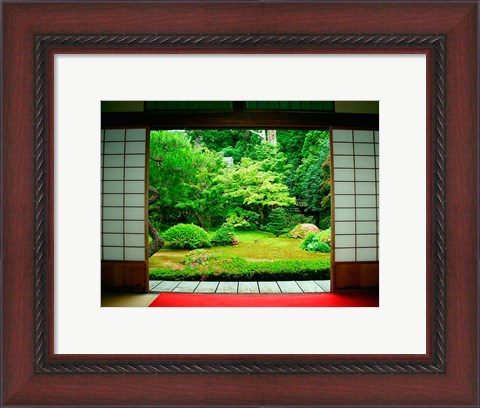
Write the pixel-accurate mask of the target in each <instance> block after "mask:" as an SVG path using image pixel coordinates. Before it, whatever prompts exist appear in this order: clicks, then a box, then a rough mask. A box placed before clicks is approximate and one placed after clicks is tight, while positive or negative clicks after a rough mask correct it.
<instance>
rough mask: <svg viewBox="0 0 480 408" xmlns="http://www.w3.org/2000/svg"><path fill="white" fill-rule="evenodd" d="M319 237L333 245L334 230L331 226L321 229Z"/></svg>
mask: <svg viewBox="0 0 480 408" xmlns="http://www.w3.org/2000/svg"><path fill="white" fill-rule="evenodd" d="M318 237H319V238H320V241H322V242H325V243H326V244H328V245H329V246H332V232H331V230H330V228H328V229H326V230H323V231H320V232H319V233H318Z"/></svg>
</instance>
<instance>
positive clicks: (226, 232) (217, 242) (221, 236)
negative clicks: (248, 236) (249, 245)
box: [211, 222, 240, 246]
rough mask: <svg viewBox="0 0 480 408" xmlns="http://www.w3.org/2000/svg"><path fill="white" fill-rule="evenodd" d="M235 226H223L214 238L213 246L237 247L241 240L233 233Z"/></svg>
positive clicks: (226, 224)
mask: <svg viewBox="0 0 480 408" xmlns="http://www.w3.org/2000/svg"><path fill="white" fill-rule="evenodd" d="M233 230H234V228H233V225H232V224H230V223H228V222H226V223H225V224H223V225H222V226H221V227H220V228H219V229H218V230H217V231H215V234H214V235H213V237H212V241H211V242H212V245H214V246H223V245H237V244H238V243H239V242H240V240H239V239H238V237H237V236H236V235H235V234H234V232H233Z"/></svg>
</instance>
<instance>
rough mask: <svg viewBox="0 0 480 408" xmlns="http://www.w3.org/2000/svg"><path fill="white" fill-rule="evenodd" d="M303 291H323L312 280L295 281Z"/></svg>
mask: <svg viewBox="0 0 480 408" xmlns="http://www.w3.org/2000/svg"><path fill="white" fill-rule="evenodd" d="M297 283H298V286H300V287H301V288H302V290H303V292H304V293H315V292H324V290H323V289H322V288H321V287H320V286H318V285H317V284H316V283H315V282H314V281H297Z"/></svg>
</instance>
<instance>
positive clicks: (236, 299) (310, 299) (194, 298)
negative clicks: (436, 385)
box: [149, 292, 378, 307]
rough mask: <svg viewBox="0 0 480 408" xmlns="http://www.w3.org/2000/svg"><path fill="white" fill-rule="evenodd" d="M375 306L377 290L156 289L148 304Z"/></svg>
mask: <svg viewBox="0 0 480 408" xmlns="http://www.w3.org/2000/svg"><path fill="white" fill-rule="evenodd" d="M202 306H203V307H378V293H377V292H373V293H372V292H368V293H361V292H352V293H341V294H337V293H320V294H316V293H311V294H310V293H309V294H282V295H266V294H259V295H245V294H233V295H229V294H201V293H160V294H159V295H158V296H157V297H156V298H155V300H154V301H153V302H152V303H151V304H150V306H149V307H202Z"/></svg>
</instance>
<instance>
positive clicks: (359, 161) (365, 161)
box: [355, 156, 375, 169]
mask: <svg viewBox="0 0 480 408" xmlns="http://www.w3.org/2000/svg"><path fill="white" fill-rule="evenodd" d="M355 167H356V168H357V169H358V168H365V169H373V168H375V157H373V156H372V157H368V156H355Z"/></svg>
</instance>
